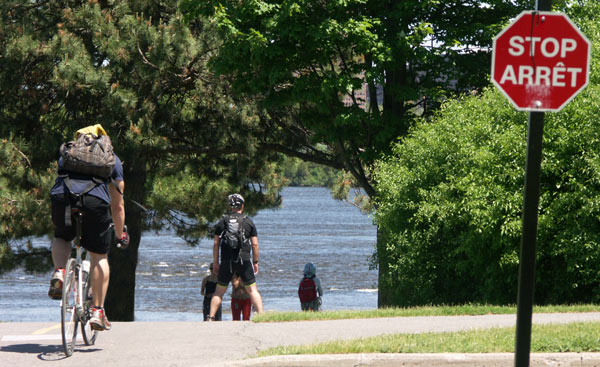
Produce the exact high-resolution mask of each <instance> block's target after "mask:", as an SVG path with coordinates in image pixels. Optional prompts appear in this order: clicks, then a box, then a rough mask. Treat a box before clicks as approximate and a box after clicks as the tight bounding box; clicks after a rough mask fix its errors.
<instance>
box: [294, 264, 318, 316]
mask: <svg viewBox="0 0 600 367" xmlns="http://www.w3.org/2000/svg"><path fill="white" fill-rule="evenodd" d="M316 273H317V268H316V267H315V265H314V264H313V263H307V264H306V265H304V277H303V278H302V280H301V281H300V285H299V286H298V297H299V298H300V307H301V308H302V311H319V308H320V307H321V297H322V296H323V288H321V280H320V279H319V278H318V277H317V275H316Z"/></svg>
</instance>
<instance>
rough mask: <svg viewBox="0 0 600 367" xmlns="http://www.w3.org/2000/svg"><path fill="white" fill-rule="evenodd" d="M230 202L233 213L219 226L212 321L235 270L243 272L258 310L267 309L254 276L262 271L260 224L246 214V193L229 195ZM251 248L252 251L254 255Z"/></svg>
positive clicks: (245, 284) (216, 241)
mask: <svg viewBox="0 0 600 367" xmlns="http://www.w3.org/2000/svg"><path fill="white" fill-rule="evenodd" d="M227 202H228V204H229V208H230V214H227V215H225V216H223V218H222V219H221V220H220V221H219V223H217V227H216V228H215V235H214V245H213V260H214V266H215V272H217V274H218V281H217V290H216V291H215V294H214V295H213V298H212V301H211V303H210V315H209V320H210V321H213V320H215V314H216V312H217V310H218V309H219V306H221V302H223V295H224V294H225V291H227V287H228V286H229V282H230V281H231V277H232V276H233V274H234V273H237V274H239V275H240V277H241V279H242V282H243V284H244V286H245V287H246V291H247V292H248V294H249V295H250V300H251V302H252V305H253V306H254V309H255V310H256V312H257V313H262V310H263V305H262V298H261V296H260V293H258V288H257V286H256V278H255V276H254V274H257V273H258V234H257V232H256V226H255V225H254V222H253V221H252V219H250V218H248V217H247V216H246V215H244V214H242V213H243V212H244V198H243V197H242V195H240V194H232V195H229V196H228V197H227ZM219 248H220V255H221V262H220V263H219ZM250 252H252V257H251V256H250ZM251 258H252V261H251V260H250V259H251Z"/></svg>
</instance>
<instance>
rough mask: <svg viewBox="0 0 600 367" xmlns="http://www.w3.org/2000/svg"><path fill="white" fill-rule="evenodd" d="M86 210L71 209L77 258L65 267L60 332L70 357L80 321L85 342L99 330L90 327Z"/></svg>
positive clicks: (66, 352) (93, 338)
mask: <svg viewBox="0 0 600 367" xmlns="http://www.w3.org/2000/svg"><path fill="white" fill-rule="evenodd" d="M82 216H83V213H82V212H81V211H80V209H79V208H76V207H73V208H72V209H71V217H72V218H73V219H74V221H75V239H74V243H75V247H76V250H75V258H73V257H71V258H70V259H69V261H68V262H67V266H66V267H65V275H64V282H63V291H62V300H61V303H60V307H61V331H62V342H63V347H64V349H65V355H66V356H67V357H70V356H71V355H72V354H73V351H74V349H75V340H76V338H77V326H78V324H80V323H81V335H82V337H83V341H84V343H85V345H87V346H89V345H94V343H95V342H96V337H97V334H98V331H96V330H93V329H92V327H91V326H90V317H91V308H92V299H91V296H90V276H89V274H90V259H89V258H90V255H89V252H87V251H86V252H85V259H83V256H82V255H83V251H84V250H83V248H82V247H81V233H82V221H83V218H82ZM82 259H83V260H82Z"/></svg>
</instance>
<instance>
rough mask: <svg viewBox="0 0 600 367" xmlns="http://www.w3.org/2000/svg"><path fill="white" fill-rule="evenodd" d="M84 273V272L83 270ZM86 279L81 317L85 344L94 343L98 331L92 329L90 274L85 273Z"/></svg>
mask: <svg viewBox="0 0 600 367" xmlns="http://www.w3.org/2000/svg"><path fill="white" fill-rule="evenodd" d="M82 273H83V272H82ZM84 277H85V278H86V279H84V280H85V282H84V284H83V287H82V288H83V317H82V318H81V336H83V341H84V342H85V345H94V343H95V342H96V337H97V336H98V331H97V330H94V329H92V327H91V325H90V318H91V317H92V315H91V312H92V298H91V296H90V274H87V276H86V275H84ZM88 296H89V297H88Z"/></svg>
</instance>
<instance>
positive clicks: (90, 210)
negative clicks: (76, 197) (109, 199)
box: [51, 195, 114, 254]
mask: <svg viewBox="0 0 600 367" xmlns="http://www.w3.org/2000/svg"><path fill="white" fill-rule="evenodd" d="M84 196H85V198H84V208H83V210H82V211H83V226H82V236H81V245H82V247H83V248H85V249H86V250H88V251H91V252H94V253H97V254H106V253H108V250H109V248H110V244H111V242H112V240H113V237H114V230H113V227H112V226H111V223H112V217H111V215H110V209H109V204H108V203H106V202H105V201H104V200H101V199H99V198H97V197H95V196H91V195H84ZM51 198H52V223H54V237H58V238H62V239H64V240H65V241H72V240H73V239H74V238H75V221H74V220H73V221H72V225H71V226H69V227H67V226H65V206H66V205H65V199H64V197H63V196H62V195H60V196H52V197H51Z"/></svg>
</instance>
